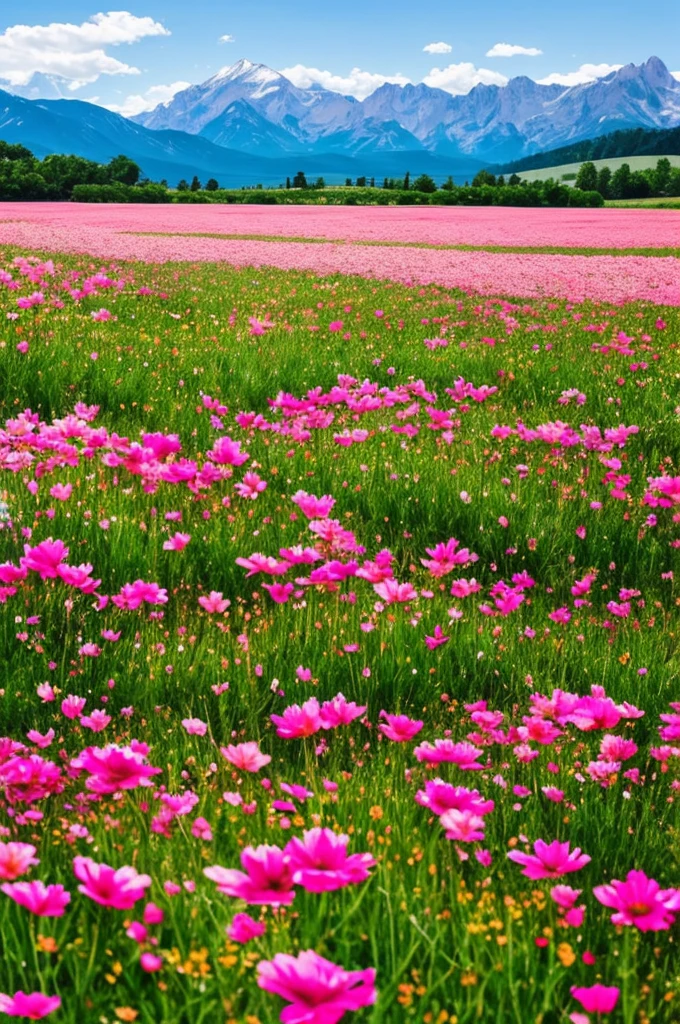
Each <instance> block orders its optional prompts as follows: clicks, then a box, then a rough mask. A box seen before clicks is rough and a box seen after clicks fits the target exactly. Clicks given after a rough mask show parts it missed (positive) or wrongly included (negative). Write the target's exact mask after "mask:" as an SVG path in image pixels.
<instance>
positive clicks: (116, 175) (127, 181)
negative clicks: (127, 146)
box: [108, 153, 142, 185]
mask: <svg viewBox="0 0 680 1024" xmlns="http://www.w3.org/2000/svg"><path fill="white" fill-rule="evenodd" d="M108 169H109V175H110V177H111V181H122V183H123V184H124V185H136V184H137V182H138V181H139V175H140V174H141V173H142V171H141V168H140V166H139V164H136V163H135V162H134V160H130V158H129V157H127V156H123V154H122V153H121V155H120V156H114V158H113V160H110V161H109V163H108Z"/></svg>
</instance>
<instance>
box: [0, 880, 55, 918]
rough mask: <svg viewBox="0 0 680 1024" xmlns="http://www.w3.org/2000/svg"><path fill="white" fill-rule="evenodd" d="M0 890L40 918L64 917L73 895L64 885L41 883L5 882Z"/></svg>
mask: <svg viewBox="0 0 680 1024" xmlns="http://www.w3.org/2000/svg"><path fill="white" fill-rule="evenodd" d="M0 888H1V889H2V891H3V892H4V894H5V896H9V897H10V899H13V900H14V902H15V903H18V904H19V906H21V907H26V909H27V910H30V911H31V913H32V914H36V915H37V916H38V917H63V914H64V910H65V909H66V907H67V905H68V904H69V903H70V902H71V894H70V893H69V892H66V890H65V889H64V886H63V885H44V884H43V882H40V881H35V882H5V884H4V885H3V886H0Z"/></svg>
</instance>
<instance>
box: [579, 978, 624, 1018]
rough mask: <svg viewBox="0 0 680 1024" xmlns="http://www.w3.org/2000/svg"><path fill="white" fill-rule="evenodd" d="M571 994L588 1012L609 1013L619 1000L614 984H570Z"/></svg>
mask: <svg viewBox="0 0 680 1024" xmlns="http://www.w3.org/2000/svg"><path fill="white" fill-rule="evenodd" d="M571 994H572V996H573V997H574V999H576V1000H577V1001H578V1002H579V1003H580V1004H581V1006H582V1007H583V1009H584V1010H587V1011H588V1013H611V1012H612V1010H613V1009H614V1007H615V1006H616V1004H617V1003H618V1001H619V989H618V988H616V987H615V986H612V987H608V986H607V985H599V984H598V985H591V986H590V988H577V987H576V985H572V987H571Z"/></svg>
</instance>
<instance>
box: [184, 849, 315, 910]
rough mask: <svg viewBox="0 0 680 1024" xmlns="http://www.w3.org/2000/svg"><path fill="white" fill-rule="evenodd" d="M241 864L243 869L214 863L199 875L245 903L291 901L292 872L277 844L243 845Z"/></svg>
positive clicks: (275, 904) (259, 903)
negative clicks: (244, 846) (202, 875)
mask: <svg viewBox="0 0 680 1024" xmlns="http://www.w3.org/2000/svg"><path fill="white" fill-rule="evenodd" d="M241 866H242V867H243V868H244V871H239V870H238V869H236V868H222V867H220V866H219V865H214V866H213V867H208V868H204V870H203V874H204V875H205V876H206V878H209V879H210V881H211V882H215V884H216V885H217V889H218V891H219V892H222V893H224V894H225V895H226V896H233V897H235V898H236V899H239V900H244V901H245V902H246V903H250V904H255V905H261V904H271V905H272V906H275V907H278V906H281V905H284V906H287V905H288V904H290V903H292V902H293V899H294V898H295V893H294V892H293V875H292V872H291V870H290V868H289V867H288V862H287V858H286V857H285V856H284V852H283V850H281V849H279V847H278V846H255V847H253V846H246V848H245V850H244V851H243V853H242V854H241Z"/></svg>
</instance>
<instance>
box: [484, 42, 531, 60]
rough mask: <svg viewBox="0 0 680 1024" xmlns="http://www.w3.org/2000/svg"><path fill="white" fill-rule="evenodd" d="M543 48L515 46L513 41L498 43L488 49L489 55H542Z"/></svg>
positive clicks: (487, 54)
mask: <svg viewBox="0 0 680 1024" xmlns="http://www.w3.org/2000/svg"><path fill="white" fill-rule="evenodd" d="M542 53H543V50H537V49H536V47H535V46H513V44H512V43H496V44H495V45H494V46H492V47H491V49H490V50H487V51H486V56H487V57H540V56H541V54H542Z"/></svg>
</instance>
